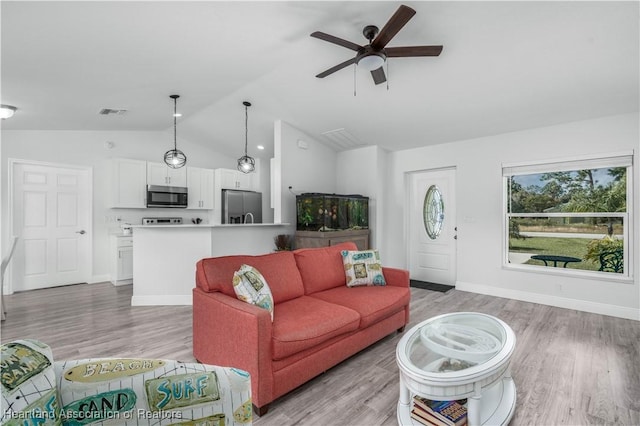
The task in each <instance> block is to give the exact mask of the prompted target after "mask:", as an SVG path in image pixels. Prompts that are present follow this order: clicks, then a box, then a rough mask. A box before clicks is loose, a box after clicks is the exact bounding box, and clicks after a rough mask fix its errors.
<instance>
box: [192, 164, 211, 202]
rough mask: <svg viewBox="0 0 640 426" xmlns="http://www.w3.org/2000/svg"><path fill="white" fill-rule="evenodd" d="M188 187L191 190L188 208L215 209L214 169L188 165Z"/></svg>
mask: <svg viewBox="0 0 640 426" xmlns="http://www.w3.org/2000/svg"><path fill="white" fill-rule="evenodd" d="M187 189H188V190H189V205H188V206H187V209H201V210H212V209H213V191H214V171H213V169H201V168H198V167H187Z"/></svg>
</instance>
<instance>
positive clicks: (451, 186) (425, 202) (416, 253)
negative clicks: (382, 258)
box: [408, 169, 457, 285]
mask: <svg viewBox="0 0 640 426" xmlns="http://www.w3.org/2000/svg"><path fill="white" fill-rule="evenodd" d="M455 177H456V171H455V169H440V170H433V171H424V172H416V173H412V174H411V175H410V196H409V205H410V213H409V257H408V258H409V272H410V275H411V279H414V280H419V281H426V282H430V283H436V284H446V285H455V282H456V239H457V235H456V234H457V228H456V203H455Z"/></svg>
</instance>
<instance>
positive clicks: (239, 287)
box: [233, 265, 273, 321]
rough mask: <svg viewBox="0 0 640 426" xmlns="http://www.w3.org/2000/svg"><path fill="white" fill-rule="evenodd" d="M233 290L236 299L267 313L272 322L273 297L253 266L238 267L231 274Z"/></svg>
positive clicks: (265, 282)
mask: <svg viewBox="0 0 640 426" xmlns="http://www.w3.org/2000/svg"><path fill="white" fill-rule="evenodd" d="M233 290H234V291H235V292H236V296H237V297H238V299H240V300H243V301H245V302H247V303H251V304H252V305H256V306H259V307H261V308H263V309H266V310H267V311H269V313H270V314H271V321H273V296H272V295H271V289H270V288H269V284H267V281H266V280H265V279H264V277H263V276H262V274H261V273H260V271H258V270H257V269H256V268H254V267H253V266H249V265H242V266H240V269H238V270H237V271H236V272H234V274H233Z"/></svg>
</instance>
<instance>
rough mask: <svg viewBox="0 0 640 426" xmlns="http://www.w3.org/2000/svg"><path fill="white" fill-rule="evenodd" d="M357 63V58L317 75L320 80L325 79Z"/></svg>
mask: <svg viewBox="0 0 640 426" xmlns="http://www.w3.org/2000/svg"><path fill="white" fill-rule="evenodd" d="M355 63H356V58H351V59H349V60H348V61H344V62H343V63H341V64H338V65H336V66H335V67H331V68H329V69H328V70H326V71H324V72H321V73H320V74H318V75H316V77H318V78H325V77H326V76H328V75H330V74H333V73H334V72H336V71H340V70H341V69H342V68H345V67H348V66H349V65H351V64H355Z"/></svg>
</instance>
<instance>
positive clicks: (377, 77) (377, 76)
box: [371, 67, 387, 84]
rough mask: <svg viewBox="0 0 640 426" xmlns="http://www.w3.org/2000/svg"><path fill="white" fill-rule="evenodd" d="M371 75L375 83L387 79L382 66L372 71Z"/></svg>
mask: <svg viewBox="0 0 640 426" xmlns="http://www.w3.org/2000/svg"><path fill="white" fill-rule="evenodd" d="M371 77H373V82H374V83H375V84H381V83H384V82H385V81H387V76H385V75H384V69H383V68H382V67H380V68H378V69H377V70H373V71H371Z"/></svg>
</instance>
